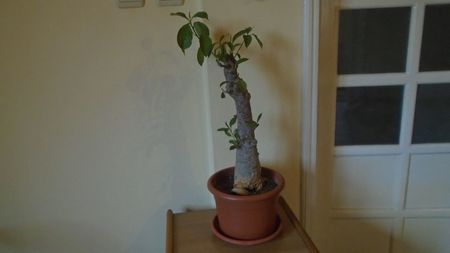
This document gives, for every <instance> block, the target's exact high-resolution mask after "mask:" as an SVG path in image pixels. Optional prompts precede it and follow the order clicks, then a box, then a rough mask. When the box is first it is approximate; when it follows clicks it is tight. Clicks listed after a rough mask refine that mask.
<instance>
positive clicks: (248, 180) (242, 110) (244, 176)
mask: <svg viewBox="0 0 450 253" xmlns="http://www.w3.org/2000/svg"><path fill="white" fill-rule="evenodd" d="M224 75H225V79H226V81H227V85H226V92H227V93H228V95H230V96H231V97H232V98H233V100H234V103H235V107H236V116H237V132H238V134H239V140H240V145H239V147H238V148H237V149H236V164H235V167H234V184H233V186H234V188H233V191H234V192H236V193H238V194H243V195H245V194H248V191H258V190H260V189H261V188H262V182H263V181H262V178H261V165H260V162H259V153H258V149H257V145H256V144H257V141H256V139H255V126H254V121H253V118H252V110H251V106H250V93H249V92H248V91H247V88H246V87H243V85H242V81H241V78H240V77H239V74H238V73H237V65H236V63H235V62H234V61H230V62H229V63H228V64H227V65H225V66H224Z"/></svg>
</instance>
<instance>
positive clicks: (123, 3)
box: [116, 0, 145, 8]
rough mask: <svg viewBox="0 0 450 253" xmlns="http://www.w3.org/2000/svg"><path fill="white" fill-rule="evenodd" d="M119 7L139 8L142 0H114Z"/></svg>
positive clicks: (142, 2) (142, 3) (141, 5)
mask: <svg viewBox="0 0 450 253" xmlns="http://www.w3.org/2000/svg"><path fill="white" fill-rule="evenodd" d="M116 1H117V6H118V7H119V8H139V7H143V6H144V4H145V2H144V0H116Z"/></svg>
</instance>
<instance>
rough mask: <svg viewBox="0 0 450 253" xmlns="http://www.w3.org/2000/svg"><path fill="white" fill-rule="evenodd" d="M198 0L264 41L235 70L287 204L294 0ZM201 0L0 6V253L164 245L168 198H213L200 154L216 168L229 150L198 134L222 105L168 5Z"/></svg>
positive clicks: (293, 107) (293, 136)
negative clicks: (181, 43)
mask: <svg viewBox="0 0 450 253" xmlns="http://www.w3.org/2000/svg"><path fill="white" fill-rule="evenodd" d="M203 2H204V3H203V5H204V7H205V9H206V10H207V11H209V12H210V16H211V18H212V19H213V21H212V24H213V25H214V26H218V24H219V23H222V22H230V27H233V28H234V27H236V28H237V27H242V26H245V25H247V24H251V25H252V26H254V27H255V28H256V30H257V31H258V34H260V37H261V39H263V40H264V43H265V47H264V50H263V51H262V52H260V51H259V50H258V49H256V48H255V49H252V50H250V51H249V56H250V58H251V59H252V61H251V63H249V64H246V65H245V66H244V67H242V75H243V77H244V78H246V80H247V81H248V83H249V88H250V90H251V92H252V94H253V97H254V98H253V100H252V103H253V105H254V112H255V113H256V114H257V113H259V112H262V113H263V118H262V126H261V127H260V128H261V129H258V131H257V137H258V139H259V143H260V153H261V160H262V163H263V165H265V166H269V167H273V168H275V169H277V170H279V171H281V172H282V173H283V174H284V176H285V177H286V178H287V187H286V190H285V192H284V195H285V196H286V197H287V198H288V201H289V203H290V204H291V205H292V206H293V209H294V210H295V211H298V209H299V160H300V157H299V154H300V150H299V147H300V143H299V136H300V134H299V133H300V128H299V125H300V123H299V117H300V110H299V104H300V101H299V97H300V95H299V85H300V82H299V79H300V74H299V73H300V67H301V66H300V54H301V52H300V47H301V44H300V43H301V13H302V6H301V3H300V1H296V0H289V1H287V0H286V1H283V4H282V5H281V4H280V1H276V0H266V1H261V0H233V1H231V0H230V1H226V2H225V1H219V0H208V1H203ZM201 5H202V1H201V0H196V1H186V3H185V6H183V7H181V8H172V7H165V8H162V7H158V6H156V4H155V2H154V1H150V0H148V1H147V4H146V6H145V7H144V8H139V9H129V10H123V9H118V8H116V6H115V4H114V1H112V0H111V1H109V0H108V1H90V0H78V1H59V0H47V1H38V0H15V1H4V2H3V3H2V6H1V8H0V38H1V39H0V252H2V253H3V252H19V253H22V252H24V253H28V252H52V253H53V252H58V253H59V252H65V253H66V252H67V253H70V252H77V253H80V252H112V253H113V252H152V253H153V252H155V253H156V252H163V250H164V236H165V235H164V230H165V224H164V223H165V211H166V209H167V208H172V209H174V210H176V211H181V210H183V209H184V208H187V207H204V206H210V203H211V202H210V200H211V198H210V195H209V193H208V192H207V190H206V187H205V184H206V180H207V177H208V176H209V174H210V173H211V171H212V170H213V168H211V165H212V164H211V162H210V161H212V160H211V159H208V158H207V157H208V154H210V153H213V154H214V160H213V161H214V165H213V167H214V168H217V169H219V168H223V167H225V166H229V165H232V164H233V153H231V152H229V151H228V150H227V147H226V142H225V139H224V138H223V137H222V136H220V135H218V134H216V133H215V132H213V133H210V132H208V131H209V130H210V127H211V125H212V127H213V129H215V128H217V127H219V126H220V124H221V123H222V122H223V120H224V119H227V118H228V117H229V116H230V115H232V114H233V107H232V106H231V101H229V100H228V101H227V100H221V99H220V97H219V93H218V91H217V89H216V87H217V86H216V83H218V82H219V81H220V80H222V77H221V73H220V72H219V70H218V68H217V67H216V66H215V65H214V64H213V62H210V63H209V66H208V70H209V74H208V76H207V79H208V81H209V82H210V85H209V86H207V84H206V83H205V78H204V76H203V75H204V72H202V71H203V70H202V69H201V68H199V67H198V66H197V65H196V64H195V57H194V54H193V52H189V53H188V55H187V56H186V57H183V56H182V53H181V52H180V51H178V49H177V48H176V43H175V33H176V30H177V28H178V27H179V25H180V24H181V22H182V21H181V20H178V19H176V18H174V17H170V16H169V15H168V13H170V12H173V11H175V10H177V11H178V10H193V11H195V10H198V9H199V8H200V7H201ZM233 6H235V7H238V9H239V10H237V9H234V11H233V12H231V11H229V9H231V8H234V7H233ZM223 10H227V11H225V12H224V11H223ZM205 87H208V88H209V90H206V92H204V90H203V89H204V88H205ZM205 95H206V96H211V97H205ZM208 104H210V106H211V108H207V106H208ZM209 111H211V115H209V114H207V113H209ZM211 136H212V137H213V139H212V140H211V139H210V138H211ZM210 143H213V151H214V152H212V150H211V145H210Z"/></svg>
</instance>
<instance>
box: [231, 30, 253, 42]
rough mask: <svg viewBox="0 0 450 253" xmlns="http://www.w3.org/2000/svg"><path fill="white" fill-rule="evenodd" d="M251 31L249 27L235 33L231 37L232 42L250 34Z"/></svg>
mask: <svg viewBox="0 0 450 253" xmlns="http://www.w3.org/2000/svg"><path fill="white" fill-rule="evenodd" d="M251 31H252V28H251V27H247V28H245V29H243V30H241V31H239V32H237V33H236V34H235V35H234V36H233V39H232V41H233V42H234V41H235V40H236V39H238V38H239V37H241V36H242V35H244V34H247V33H249V32H251Z"/></svg>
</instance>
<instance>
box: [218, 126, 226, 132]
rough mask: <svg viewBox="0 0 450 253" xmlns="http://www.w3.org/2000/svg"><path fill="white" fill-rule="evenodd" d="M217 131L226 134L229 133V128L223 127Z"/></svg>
mask: <svg viewBox="0 0 450 253" xmlns="http://www.w3.org/2000/svg"><path fill="white" fill-rule="evenodd" d="M217 131H219V132H221V131H223V132H225V131H228V128H225V127H221V128H219V129H217Z"/></svg>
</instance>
